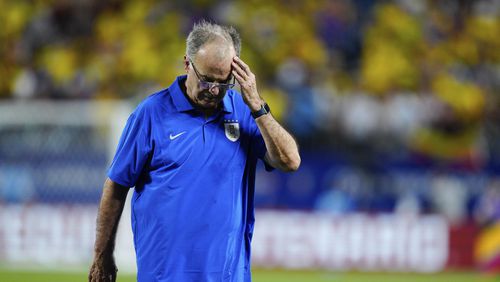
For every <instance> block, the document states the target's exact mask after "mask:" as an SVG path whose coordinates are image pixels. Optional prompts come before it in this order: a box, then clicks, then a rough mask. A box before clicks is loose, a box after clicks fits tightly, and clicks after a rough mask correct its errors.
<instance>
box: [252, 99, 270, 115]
mask: <svg viewBox="0 0 500 282" xmlns="http://www.w3.org/2000/svg"><path fill="white" fill-rule="evenodd" d="M270 113H271V109H270V108H269V105H268V104H267V103H266V102H262V104H261V105H260V108H259V109H258V110H256V111H252V117H253V118H254V119H256V118H259V117H261V116H263V115H267V114H270Z"/></svg>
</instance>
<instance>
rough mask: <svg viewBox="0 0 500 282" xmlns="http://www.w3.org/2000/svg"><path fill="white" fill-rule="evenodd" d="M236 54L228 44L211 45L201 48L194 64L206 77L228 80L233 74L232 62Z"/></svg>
mask: <svg viewBox="0 0 500 282" xmlns="http://www.w3.org/2000/svg"><path fill="white" fill-rule="evenodd" d="M235 54H236V52H235V51H234V48H233V46H232V45H228V44H227V43H209V44H206V45H204V46H202V47H201V48H200V50H199V51H198V53H197V54H196V58H195V61H194V63H195V64H196V69H197V70H198V71H199V72H200V73H201V74H202V75H204V76H207V77H211V78H215V79H226V78H227V77H228V76H229V74H230V72H231V62H232V61H233V58H234V56H235Z"/></svg>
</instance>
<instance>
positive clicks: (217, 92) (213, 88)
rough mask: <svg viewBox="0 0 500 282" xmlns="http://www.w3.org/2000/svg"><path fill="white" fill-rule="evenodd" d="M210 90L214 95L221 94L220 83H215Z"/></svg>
mask: <svg viewBox="0 0 500 282" xmlns="http://www.w3.org/2000/svg"><path fill="white" fill-rule="evenodd" d="M208 91H209V92H210V94H212V95H213V96H217V95H219V91H220V89H219V86H218V85H213V86H212V87H210V89H208Z"/></svg>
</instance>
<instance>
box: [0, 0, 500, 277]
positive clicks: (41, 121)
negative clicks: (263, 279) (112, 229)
mask: <svg viewBox="0 0 500 282" xmlns="http://www.w3.org/2000/svg"><path fill="white" fill-rule="evenodd" d="M499 16H500V1H498V0H489V1H488V0H469V1H468V0H441V1H431V0H428V1H411V0H398V1H373V0H352V1H348V0H330V1H327V0H318V1H300V0H288V1H284V0H279V1H264V0H247V1H244V0H238V1H215V0H195V1H155V0H142V1H134V0H124V1H119V0H37V1H33V0H32V1H28V0H3V1H0V23H1V24H0V26H2V28H1V29H0V60H1V64H0V266H3V269H7V270H8V269H14V268H15V269H25V268H30V269H31V268H33V267H41V268H56V269H57V268H58V267H59V268H64V269H77V270H78V269H82V267H83V269H86V268H87V266H88V264H89V263H90V261H91V258H92V247H93V241H94V228H95V215H96V211H97V204H98V201H99V198H100V194H101V187H102V183H103V181H104V179H105V173H106V169H107V167H108V165H109V163H110V158H111V157H112V156H113V154H114V150H115V148H116V144H117V139H118V138H119V136H120V134H121V130H122V128H123V126H124V123H125V120H126V118H127V117H128V115H129V114H130V112H131V111H132V110H133V109H134V107H135V106H136V105H137V104H138V103H139V102H140V101H141V100H142V99H144V98H145V97H147V96H148V95H149V94H151V93H153V92H155V91H157V90H159V89H162V88H166V87H168V86H169V85H170V84H171V83H172V81H173V80H174V79H175V77H176V76H177V75H180V74H183V72H184V71H183V65H182V58H183V55H184V50H185V39H186V37H187V34H188V32H189V31H190V29H191V28H192V25H193V23H195V22H196V21H199V20H201V19H208V20H212V21H215V22H218V23H221V24H229V25H232V26H234V27H235V28H236V29H237V30H239V32H240V33H241V36H242V40H243V46H242V55H241V56H242V58H243V59H244V60H245V61H246V62H247V63H248V65H250V66H251V68H252V70H253V72H254V73H255V74H256V76H257V82H258V87H259V91H260V94H261V95H262V96H263V97H264V99H265V100H266V101H267V102H268V103H269V105H270V107H271V109H272V112H273V115H274V116H275V117H276V118H277V119H278V120H279V121H280V122H281V123H282V124H284V125H285V127H286V128H287V129H289V131H291V132H292V133H293V134H294V135H295V136H296V138H297V140H298V141H299V144H300V147H301V153H302V158H303V163H302V166H301V168H300V170H299V171H298V172H297V173H294V174H284V173H278V172H273V173H266V172H264V170H263V169H260V170H259V172H258V175H257V188H256V189H257V191H256V193H255V201H256V206H257V207H258V212H257V226H256V234H255V240H254V243H253V246H254V252H253V260H254V262H253V265H254V266H255V267H256V268H280V269H282V268H284V269H324V270H334V271H351V270H357V271H375V272H394V271H396V272H417V273H418V272H426V273H427V272H442V271H449V270H463V271H473V272H478V273H496V272H498V271H499V270H500V142H498V140H500V108H499V102H500V95H499V93H500V52H499V50H500V17H499ZM127 224H130V223H129V220H128V214H127V211H125V213H124V217H123V220H122V225H121V228H122V229H123V230H122V231H121V233H120V234H121V235H120V238H119V239H118V246H119V247H118V249H117V259H118V260H119V261H120V262H119V263H121V265H127V268H128V269H129V270H130V271H131V272H133V271H134V270H133V269H134V257H133V250H132V242H131V235H130V234H129V233H130V228H129V227H128V226H127ZM285 231H287V232H285ZM128 266H130V267H128ZM304 281H305V280H304ZM332 281H333V280H332Z"/></svg>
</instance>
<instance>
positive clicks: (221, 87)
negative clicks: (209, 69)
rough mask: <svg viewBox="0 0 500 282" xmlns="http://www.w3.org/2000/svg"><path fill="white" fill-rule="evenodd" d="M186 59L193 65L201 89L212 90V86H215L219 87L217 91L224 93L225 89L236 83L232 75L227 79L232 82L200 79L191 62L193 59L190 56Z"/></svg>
mask: <svg viewBox="0 0 500 282" xmlns="http://www.w3.org/2000/svg"><path fill="white" fill-rule="evenodd" d="M188 60H189V63H190V64H191V65H192V66H193V70H194V73H195V74H196V78H197V79H198V86H199V87H200V88H201V89H203V90H205V89H208V90H212V89H213V88H214V87H217V88H219V91H224V93H225V92H226V91H227V90H229V89H232V88H233V87H234V86H235V85H236V83H235V82H236V81H235V77H234V75H231V76H232V78H230V79H229V80H232V83H219V82H209V81H206V80H203V79H201V76H202V75H200V73H199V72H198V70H197V69H196V66H195V65H194V63H193V60H191V58H188Z"/></svg>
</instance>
